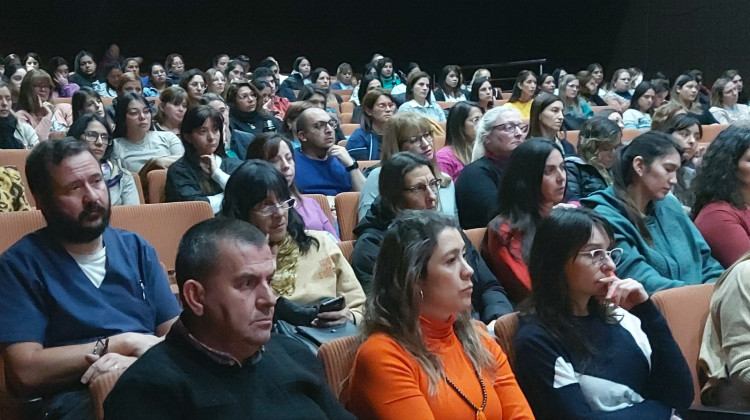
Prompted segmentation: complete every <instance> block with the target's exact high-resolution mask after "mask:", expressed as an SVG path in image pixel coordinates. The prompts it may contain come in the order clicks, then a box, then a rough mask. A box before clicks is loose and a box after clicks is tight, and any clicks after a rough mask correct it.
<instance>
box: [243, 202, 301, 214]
mask: <svg viewBox="0 0 750 420" xmlns="http://www.w3.org/2000/svg"><path fill="white" fill-rule="evenodd" d="M294 202H295V200H294V199H293V198H290V199H288V200H286V201H282V202H281V203H276V204H271V205H268V206H263V207H261V208H259V209H253V211H254V212H256V213H258V214H260V215H261V216H263V217H268V216H272V215H274V214H276V213H278V212H279V211H286V210H289V208H291V207H294Z"/></svg>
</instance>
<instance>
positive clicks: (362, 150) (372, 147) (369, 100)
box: [346, 88, 396, 160]
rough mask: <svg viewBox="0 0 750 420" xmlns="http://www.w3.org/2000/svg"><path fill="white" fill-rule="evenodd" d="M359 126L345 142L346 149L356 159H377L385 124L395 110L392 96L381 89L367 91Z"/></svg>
mask: <svg viewBox="0 0 750 420" xmlns="http://www.w3.org/2000/svg"><path fill="white" fill-rule="evenodd" d="M362 109H363V113H362V121H361V122H360V124H361V126H360V127H359V128H357V129H356V130H354V132H353V133H352V135H351V136H349V139H348V140H347V142H346V150H348V151H349V155H350V156H351V157H352V158H354V159H356V160H379V159H380V147H381V144H382V142H383V131H385V124H386V123H387V122H388V120H390V119H391V117H392V116H393V113H394V112H395V111H396V103H395V102H394V100H393V96H391V94H390V93H388V92H386V91H385V90H383V89H380V88H376V89H373V90H371V91H370V92H368V93H367V94H366V95H365V97H364V100H363V101H362Z"/></svg>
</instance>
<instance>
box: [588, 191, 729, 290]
mask: <svg viewBox="0 0 750 420" xmlns="http://www.w3.org/2000/svg"><path fill="white" fill-rule="evenodd" d="M581 204H582V205H584V206H586V207H589V208H593V209H594V210H595V211H596V212H597V213H599V214H601V215H602V216H604V218H606V219H607V220H608V221H609V223H610V224H611V225H612V228H613V229H614V232H615V243H616V244H615V246H616V247H617V248H622V250H623V251H624V252H623V255H622V260H621V261H620V263H619V264H617V275H618V276H619V277H622V278H625V277H632V278H634V279H636V280H638V281H640V282H641V283H642V284H643V287H644V288H645V289H646V292H648V293H649V294H651V293H654V292H656V291H658V290H663V289H671V288H673V287H680V286H686V285H690V284H700V283H711V282H715V281H716V279H717V278H718V277H719V276H720V275H721V273H722V272H723V271H724V270H723V268H722V267H721V264H719V262H718V261H716V260H715V259H714V258H713V257H712V256H711V248H709V246H708V244H707V243H706V241H705V240H704V239H703V236H701V234H700V232H699V231H698V229H697V228H696V227H695V225H694V224H693V222H692V221H691V220H690V219H689V218H688V217H687V216H686V215H685V213H684V211H683V210H682V205H680V202H679V200H677V198H675V196H673V195H672V194H667V196H666V197H665V198H664V199H663V200H659V201H652V202H651V204H649V208H647V210H646V213H647V214H646V229H648V231H649V233H650V234H651V237H652V239H653V244H652V245H649V244H648V243H647V242H646V240H645V239H644V238H643V236H641V234H640V232H638V228H637V227H636V226H635V225H634V224H633V223H631V222H630V221H629V220H628V219H627V217H626V216H625V209H624V207H623V205H622V203H621V202H620V200H619V199H618V198H617V197H616V196H615V192H614V189H613V187H611V186H610V187H607V189H605V190H603V191H598V192H595V193H594V194H592V195H590V196H589V197H587V198H584V199H582V200H581Z"/></svg>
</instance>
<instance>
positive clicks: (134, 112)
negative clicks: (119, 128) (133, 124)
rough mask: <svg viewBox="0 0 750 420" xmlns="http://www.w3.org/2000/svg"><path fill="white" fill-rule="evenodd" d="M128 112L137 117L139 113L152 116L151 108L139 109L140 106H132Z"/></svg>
mask: <svg viewBox="0 0 750 420" xmlns="http://www.w3.org/2000/svg"><path fill="white" fill-rule="evenodd" d="M127 114H128V115H129V116H131V117H137V116H139V115H143V116H144V117H148V116H151V110H150V109H148V108H143V109H138V108H130V109H128V111H127Z"/></svg>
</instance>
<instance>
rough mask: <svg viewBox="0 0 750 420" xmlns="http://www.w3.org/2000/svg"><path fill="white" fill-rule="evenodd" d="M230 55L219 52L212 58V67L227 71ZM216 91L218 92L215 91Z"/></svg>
mask: <svg viewBox="0 0 750 420" xmlns="http://www.w3.org/2000/svg"><path fill="white" fill-rule="evenodd" d="M229 60H230V57H229V55H228V54H218V55H217V56H215V57H214V59H213V60H211V64H212V66H213V67H212V68H213V69H215V70H218V71H220V72H222V73H224V72H226V71H227V64H229ZM213 93H216V92H213Z"/></svg>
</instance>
